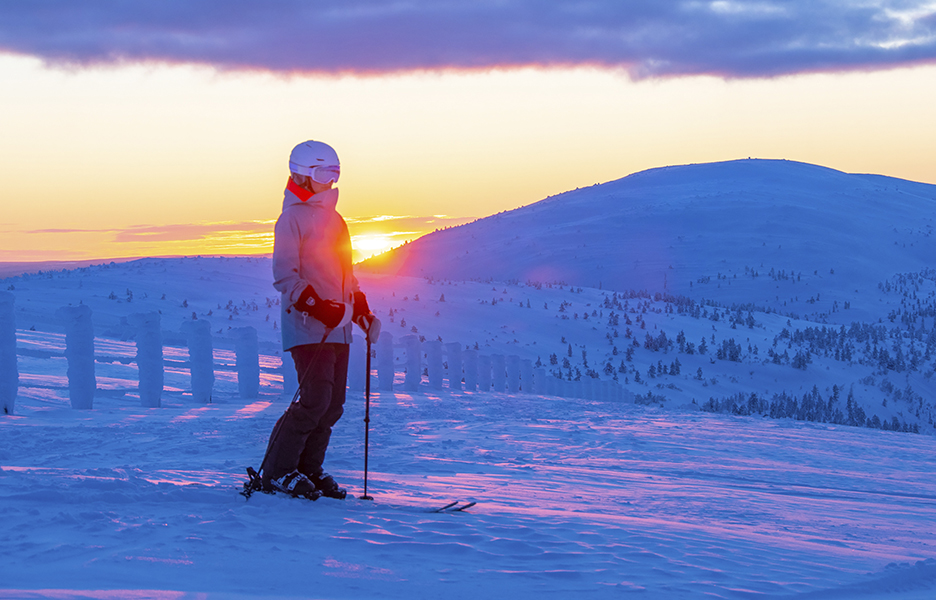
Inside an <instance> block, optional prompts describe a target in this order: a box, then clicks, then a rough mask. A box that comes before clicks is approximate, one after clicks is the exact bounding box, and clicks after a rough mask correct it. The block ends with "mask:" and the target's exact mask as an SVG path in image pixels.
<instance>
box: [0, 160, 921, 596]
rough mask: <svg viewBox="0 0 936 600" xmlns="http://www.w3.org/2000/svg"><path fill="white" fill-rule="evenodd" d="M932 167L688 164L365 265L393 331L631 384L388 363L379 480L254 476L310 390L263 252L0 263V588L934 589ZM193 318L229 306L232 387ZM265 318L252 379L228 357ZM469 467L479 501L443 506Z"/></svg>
mask: <svg viewBox="0 0 936 600" xmlns="http://www.w3.org/2000/svg"><path fill="white" fill-rule="evenodd" d="M934 198H936V193H934V186H926V185H922V184H914V183H911V182H903V181H897V180H893V179H888V178H881V177H875V176H859V175H846V174H844V173H839V172H836V171H832V170H829V169H823V168H821V167H814V166H811V165H803V164H798V163H789V162H785V161H737V162H733V163H720V164H714V165H693V166H688V167H673V168H667V169H657V170H653V171H648V172H645V173H639V174H636V175H633V176H631V177H628V178H625V179H623V180H620V181H617V182H612V183H610V184H605V185H604V186H596V187H594V188H589V189H587V190H578V191H576V192H570V193H568V194H563V195H561V196H557V197H555V198H550V199H547V200H544V201H543V202H540V203H537V204H535V205H532V206H529V207H525V208H523V209H519V210H517V211H511V212H509V213H503V214H500V215H495V216H493V217H489V218H487V219H482V220H481V221H478V222H476V223H473V224H470V225H466V226H463V227H459V228H455V229H451V230H446V231H441V232H437V233H436V234H433V235H430V236H427V237H425V238H423V239H421V240H418V241H416V242H414V243H412V244H409V245H407V246H406V247H404V248H402V249H400V250H398V251H396V252H395V253H393V254H392V255H390V256H384V257H383V259H382V260H383V261H384V262H383V263H379V262H378V261H370V262H369V263H368V264H367V265H363V266H360V268H358V278H359V279H360V281H361V285H362V287H363V289H364V290H365V291H366V292H367V294H368V298H369V300H370V304H371V306H372V307H373V308H374V310H375V312H376V313H377V314H378V315H379V316H380V318H381V319H382V320H383V323H384V331H385V332H387V333H390V334H391V335H392V336H393V337H394V339H395V340H396V341H398V342H399V341H400V338H402V337H403V336H407V335H409V336H416V337H417V338H419V339H422V340H425V341H432V340H436V341H443V342H446V343H447V342H460V343H461V345H462V347H465V348H473V349H476V350H477V351H478V353H479V354H481V355H495V354H499V355H508V356H509V355H514V356H517V357H519V358H520V359H529V360H530V361H534V362H535V363H536V364H537V365H541V366H542V368H543V369H544V370H545V372H546V375H547V377H549V378H552V379H551V380H552V381H555V380H556V379H562V380H563V381H564V382H565V384H564V385H565V386H568V387H565V388H563V389H565V390H568V389H570V388H571V389H576V390H579V391H581V390H582V389H594V387H593V386H592V385H589V386H584V385H583V384H582V383H581V382H590V383H591V382H594V381H604V382H608V381H613V382H615V384H617V385H620V386H622V387H623V388H624V389H626V390H627V391H628V392H630V393H629V394H626V395H625V396H624V397H625V398H627V399H628V400H626V401H620V400H616V401H612V400H608V399H603V400H602V399H595V398H593V397H592V399H582V398H581V397H565V398H562V397H557V396H549V395H542V394H537V395H533V394H529V393H523V394H513V395H511V394H505V393H503V392H502V391H494V390H492V389H488V390H479V391H475V392H465V391H455V390H451V389H437V388H435V387H433V386H430V385H429V384H428V382H427V381H426V379H425V378H423V381H422V383H421V385H420V386H419V387H418V389H417V390H416V391H402V390H401V389H400V387H401V386H399V385H398V386H397V388H396V389H395V390H394V391H387V390H384V391H377V390H375V391H374V394H373V401H374V409H373V412H372V414H371V419H372V430H371V455H370V460H371V462H370V464H371V472H370V481H371V482H372V486H373V488H372V489H370V490H369V491H370V492H371V493H372V494H373V495H375V496H376V498H377V500H376V502H375V503H367V502H362V501H358V500H354V499H349V500H348V501H345V502H344V503H341V502H337V501H330V500H321V501H319V502H317V503H316V504H310V503H308V502H306V501H299V500H288V499H284V498H280V497H269V496H264V495H255V496H254V497H253V498H252V499H251V500H250V501H249V502H245V501H244V499H243V498H242V497H241V496H238V495H237V494H236V493H235V491H236V489H237V487H238V486H239V484H240V483H241V482H242V481H243V479H244V477H243V468H244V467H245V466H247V465H254V466H256V465H257V463H258V462H259V460H260V457H261V456H262V453H263V450H264V448H265V446H266V439H267V436H268V434H269V431H270V430H271V428H272V426H273V423H274V422H275V420H276V419H277V417H278V416H279V415H280V414H281V412H282V410H283V409H284V408H285V402H286V400H285V398H284V393H283V392H284V383H283V374H282V371H281V364H282V358H283V353H282V351H281V347H280V340H279V337H280V331H279V329H278V324H279V323H278V321H279V318H280V307H279V305H278V303H279V299H278V295H277V294H276V292H275V291H274V290H273V288H272V274H271V265H270V260H269V259H268V258H257V257H254V258H207V257H192V258H177V259H141V260H136V261H130V262H126V263H121V264H117V263H106V264H98V265H92V266H82V267H80V268H73V269H68V270H53V271H45V272H41V273H35V272H34V273H31V274H28V275H19V276H15V277H8V278H6V279H2V280H0V291H2V292H3V293H4V294H9V296H4V298H3V302H4V304H5V305H6V306H9V302H10V300H12V301H13V302H14V303H15V304H14V307H15V311H14V318H15V324H14V325H15V337H16V353H17V354H18V356H17V365H18V370H19V393H18V395H17V398H16V404H15V410H14V411H13V414H8V415H4V414H0V599H7V598H57V599H73V598H74V599H77V598H95V599H100V600H104V599H108V600H109V599H112V598H135V599H140V600H142V599H144V598H146V599H149V598H159V599H162V598H188V597H196V596H197V597H199V598H206V599H208V600H218V599H221V598H235V599H243V598H253V597H268V598H282V599H286V598H300V597H301V598H304V597H319V598H336V599H337V598H361V597H374V598H399V597H437V596H438V597H443V596H444V597H446V598H478V597H485V598H500V597H516V598H526V597H529V598H541V597H546V598H550V597H554V598H567V597H569V596H570V595H584V596H586V597H589V598H591V597H594V598H605V597H607V598H619V597H621V595H622V594H629V593H640V594H641V595H642V596H643V597H647V598H653V599H654V600H655V599H657V598H660V599H671V598H673V599H682V598H698V597H712V598H753V597H758V598H763V597H768V598H789V597H803V598H858V599H875V600H923V599H924V598H926V599H928V598H931V597H933V594H934V593H936V552H934V551H933V548H934V546H936V488H934V484H933V477H932V474H933V472H934V471H936V459H934V456H936V452H934V451H936V441H934V440H936V438H934V436H933V435H932V434H933V433H934V431H936V430H934V419H936V403H934V399H936V378H934V377H933V376H934V374H936V270H934V269H933V268H932V267H931V266H930V264H931V263H929V262H927V261H930V260H931V257H932V256H934V255H936V254H934V253H933V251H934V250H936V248H934V247H933V246H932V245H933V244H934V243H936V242H934V240H933V239H932V238H931V236H930V232H931V229H932V228H931V225H932V220H931V219H932V216H931V215H932V209H933V208H934V203H936V200H934ZM670 267H672V268H670ZM0 273H2V271H0ZM407 274H412V275H407ZM588 284H592V285H588ZM69 305H71V306H75V305H86V306H88V307H89V308H90V309H91V312H92V319H93V322H94V328H95V335H96V340H95V354H96V356H97V363H96V365H95V369H96V374H97V393H96V397H95V404H94V410H90V411H88V410H73V409H71V408H70V404H69V389H68V378H67V369H68V365H67V361H66V359H65V356H64V354H63V352H64V349H65V336H64V328H63V325H64V324H63V323H62V321H61V317H60V313H58V309H59V308H61V307H64V306H69ZM144 312H156V313H158V314H159V315H160V318H161V329H162V340H163V344H164V346H165V349H164V350H165V355H166V359H167V363H166V373H165V386H164V389H163V393H162V396H163V402H162V407H161V408H144V407H142V406H141V400H140V394H139V390H138V389H137V380H138V369H137V365H136V362H135V361H136V359H135V348H134V344H135V338H136V336H137V333H138V332H137V330H136V329H135V327H134V326H133V325H132V322H133V319H132V318H130V317H131V315H133V314H135V313H144ZM4 319H5V317H4ZM193 320H198V321H207V322H209V323H210V325H211V332H212V335H213V345H214V365H215V383H214V390H213V393H212V395H211V398H212V403H210V404H207V405H206V404H201V403H199V402H196V401H195V399H194V397H193V395H192V392H191V390H192V381H191V373H190V366H191V364H190V359H189V356H188V350H187V348H186V340H185V336H184V335H183V334H182V328H183V323H186V322H191V321H193ZM0 321H3V319H0ZM0 325H2V326H3V328H4V329H8V327H7V326H8V325H10V324H9V323H8V321H5V322H0ZM244 326H251V327H254V328H255V329H256V330H257V332H258V336H259V342H260V343H259V347H260V354H261V357H260V368H261V373H260V392H259V397H258V398H251V399H244V398H241V397H240V396H239V386H238V382H237V380H236V376H235V373H234V370H235V369H234V363H235V359H234V352H233V350H234V347H235V333H236V331H237V329H238V328H242V327H244ZM405 352H406V351H405V348H404V347H403V346H402V345H398V346H397V348H396V349H395V350H394V357H393V358H394V361H395V364H396V375H397V379H398V381H397V383H398V384H399V383H400V380H402V378H403V369H404V366H405V364H406V362H405V359H406V356H405ZM361 356H363V354H361ZM287 361H288V358H287ZM4 368H5V367H4ZM361 369H363V365H361ZM450 374H451V373H450ZM0 375H2V374H0ZM575 382H579V383H575ZM286 397H288V395H287V396H286ZM0 412H2V411H0ZM362 420H363V398H362V394H361V393H359V392H354V391H352V392H350V393H349V401H348V404H347V407H346V414H345V416H344V418H343V419H342V421H341V422H340V423H339V426H338V427H337V428H336V430H335V434H334V436H333V442H332V449H331V450H330V453H329V458H328V462H327V468H328V469H329V470H331V471H332V472H333V474H335V475H336V476H337V478H338V479H339V480H340V481H342V482H344V483H346V484H347V485H349V486H350V488H351V489H352V491H353V492H354V493H355V494H356V495H359V494H360V492H361V489H360V486H361V478H362V473H361V467H362V463H363V447H362V446H363V444H362V442H363V439H362V438H363V423H362ZM910 431H914V432H920V433H923V434H927V435H915V434H913V433H909V432H910ZM456 498H458V499H461V500H463V501H467V500H476V501H478V502H479V504H478V505H477V506H476V507H475V508H474V509H472V512H471V513H470V514H467V513H465V514H434V513H427V512H425V511H426V509H427V508H429V507H435V506H439V505H441V504H443V503H445V502H447V501H450V500H454V499H456Z"/></svg>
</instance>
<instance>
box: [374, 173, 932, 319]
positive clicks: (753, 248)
mask: <svg viewBox="0 0 936 600" xmlns="http://www.w3.org/2000/svg"><path fill="white" fill-rule="evenodd" d="M934 213H936V186H933V185H928V184H922V183H915V182H911V181H905V180H900V179H894V178H890V177H884V176H879V175H854V174H847V173H843V172H841V171H836V170H833V169H828V168H825V167H820V166H816V165H810V164H805V163H798V162H792V161H785V160H758V159H755V160H737V161H730V162H721V163H711V164H698V165H684V166H675V167H664V168H658V169H651V170H648V171H643V172H640V173H635V174H633V175H630V176H628V177H625V178H623V179H619V180H616V181H612V182H609V183H604V184H601V185H595V186H592V187H589V188H585V189H579V190H575V191H571V192H567V193H564V194H560V195H557V196H554V197H550V198H547V199H545V200H542V201H540V202H536V203H534V204H531V205H529V206H525V207H522V208H519V209H516V210H512V211H509V212H505V213H500V214H497V215H492V216H490V217H487V218H484V219H481V220H478V221H475V222H473V223H470V224H467V225H462V226H459V227H455V228H452V229H447V230H443V231H437V232H435V233H432V234H429V235H426V236H424V237H422V238H420V239H418V240H416V241H414V242H412V243H410V244H407V245H405V246H403V247H401V248H398V249H396V250H393V251H391V252H389V253H386V254H383V255H381V256H379V257H375V258H373V259H370V260H368V261H365V262H364V263H361V264H360V265H358V267H357V268H358V269H360V270H362V271H369V272H374V273H388V274H389V273H397V274H401V275H411V276H431V277H435V278H447V279H453V280H464V279H481V280H485V279H494V280H502V281H509V280H518V281H521V282H525V281H539V282H544V283H545V282H556V281H560V282H566V283H570V284H575V285H581V286H589V287H596V288H597V287H603V288H604V289H615V290H627V289H635V290H641V289H645V290H648V291H651V292H656V291H666V292H669V293H672V294H680V295H687V296H691V297H694V298H706V299H714V300H719V301H722V302H728V303H732V302H737V303H753V304H755V305H757V306H765V307H772V308H776V309H778V310H783V311H786V312H797V313H802V314H826V315H827V316H828V315H829V314H831V313H832V312H833V309H834V308H835V307H836V304H835V303H836V302H837V303H838V305H837V306H838V307H841V306H842V305H844V303H845V302H849V304H850V305H851V306H853V307H854V308H856V309H858V313H853V314H859V313H860V314H861V316H862V318H870V317H872V316H878V315H877V314H876V313H875V303H876V302H877V296H876V291H877V287H878V284H879V283H881V282H882V281H884V280H885V279H887V278H889V277H891V276H893V275H894V274H895V273H903V272H911V271H919V270H921V269H923V268H925V267H927V266H929V265H931V264H932V263H933V257H934V256H936V238H934V237H933V227H934V223H933V217H934Z"/></svg>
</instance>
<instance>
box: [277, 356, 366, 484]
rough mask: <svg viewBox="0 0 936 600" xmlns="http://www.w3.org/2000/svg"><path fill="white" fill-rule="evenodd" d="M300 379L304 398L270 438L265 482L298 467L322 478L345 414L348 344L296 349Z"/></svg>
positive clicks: (294, 405) (290, 406) (297, 371)
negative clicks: (337, 425) (335, 431)
mask: <svg viewBox="0 0 936 600" xmlns="http://www.w3.org/2000/svg"><path fill="white" fill-rule="evenodd" d="M290 352H291V353H292V357H293V361H294V362H295V363H296V373H297V374H298V376H299V398H298V399H297V400H296V401H295V402H293V403H292V404H290V405H289V408H287V409H286V412H285V413H283V416H281V417H280V418H279V420H278V421H277V422H276V425H275V426H274V427H273V432H272V433H271V434H270V444H269V455H268V456H267V466H265V467H264V469H263V470H264V474H263V478H264V480H266V481H269V480H270V479H279V478H280V477H282V476H283V475H286V474H287V473H291V472H292V471H293V470H296V469H298V470H299V472H300V473H304V474H306V475H310V476H313V475H320V474H321V473H322V463H323V462H324V461H325V451H326V450H327V449H328V441H329V439H331V432H332V427H334V425H335V423H337V422H338V419H340V418H341V415H342V414H343V413H344V403H345V387H346V386H347V381H348V354H349V346H348V344H308V345H302V346H296V347H295V348H293V349H291V350H290Z"/></svg>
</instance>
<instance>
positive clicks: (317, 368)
mask: <svg viewBox="0 0 936 600" xmlns="http://www.w3.org/2000/svg"><path fill="white" fill-rule="evenodd" d="M289 170H290V177H289V181H288V182H287V185H286V191H285V195H284V198H283V212H282V214H281V215H280V217H279V219H278V220H277V221H276V227H275V230H274V232H275V240H274V245H273V279H274V282H273V287H275V288H276V289H277V291H279V292H280V293H281V294H282V303H281V306H282V309H281V310H282V324H283V327H282V335H283V349H284V350H287V351H289V352H290V353H291V354H292V358H293V362H294V363H295V365H296V373H297V374H298V377H299V395H298V398H297V400H296V401H295V402H293V403H292V404H290V406H289V408H287V410H286V412H284V413H283V416H282V417H280V419H279V420H278V421H277V422H276V425H275V426H274V427H273V432H272V433H271V434H270V442H269V445H268V447H267V457H266V462H265V463H264V465H265V466H264V467H263V473H262V476H263V486H264V488H265V489H272V490H277V491H281V492H286V493H288V494H291V495H293V496H301V497H306V498H310V499H313V500H314V499H316V498H317V497H318V496H319V495H324V496H328V497H332V498H344V497H345V494H346V492H345V490H344V489H342V488H341V487H339V486H338V484H337V483H336V482H335V480H334V478H333V477H332V476H331V475H328V474H327V473H325V472H324V471H323V469H322V463H323V461H324V459H325V451H326V450H327V448H328V441H329V438H330V437H331V431H332V427H333V426H334V425H335V423H336V422H337V421H338V419H339V418H340V417H341V415H342V413H343V412H344V402H345V386H346V383H347V375H348V354H349V350H350V349H349V346H348V344H349V343H350V342H351V322H354V323H356V324H357V325H358V326H359V327H360V328H361V329H362V330H363V331H364V332H365V334H366V335H367V338H368V340H369V341H370V342H372V343H373V342H375V341H376V340H377V337H378V336H379V335H380V321H379V320H378V319H377V317H375V316H374V314H373V313H372V312H371V310H370V308H369V307H368V305H367V298H366V297H365V296H364V293H363V292H362V291H361V290H360V288H359V286H358V282H357V279H355V277H354V275H353V274H352V271H351V238H350V236H349V235H348V226H347V225H346V224H345V222H344V219H342V218H341V215H339V214H338V212H337V211H336V210H335V206H336V204H337V203H338V189H337V188H332V185H333V184H334V183H335V182H337V181H338V176H339V175H340V173H341V167H340V163H339V161H338V155H337V154H336V153H335V150H334V149H333V148H332V147H331V146H329V145H328V144H325V143H322V142H316V141H312V140H310V141H307V142H303V143H301V144H299V145H298V146H296V147H295V148H293V151H292V153H291V154H290V156H289Z"/></svg>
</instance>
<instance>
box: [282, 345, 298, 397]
mask: <svg viewBox="0 0 936 600" xmlns="http://www.w3.org/2000/svg"><path fill="white" fill-rule="evenodd" d="M281 360H282V362H281V363H280V371H281V372H282V373H283V397H284V398H288V399H289V400H292V399H293V396H295V395H296V390H298V389H299V374H298V373H296V363H295V361H293V359H292V354H291V353H289V352H285V351H284V352H283V357H282V359H281Z"/></svg>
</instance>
